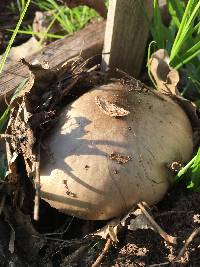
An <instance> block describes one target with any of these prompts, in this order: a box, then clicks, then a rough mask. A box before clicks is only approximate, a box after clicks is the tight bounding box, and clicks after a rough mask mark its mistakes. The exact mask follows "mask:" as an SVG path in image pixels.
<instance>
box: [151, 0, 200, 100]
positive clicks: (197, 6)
mask: <svg viewBox="0 0 200 267" xmlns="http://www.w3.org/2000/svg"><path fill="white" fill-rule="evenodd" d="M168 11H169V13H170V15H171V18H172V19H171V22H170V25H169V26H168V27H167V26H165V25H164V23H163V21H162V19H161V14H160V9H159V8H158V0H154V16H153V23H152V26H151V33H152V36H153V40H154V41H155V42H156V45H157V49H159V48H164V49H166V50H167V51H168V53H169V55H170V65H171V66H172V67H174V68H175V69H177V70H184V71H185V72H186V73H187V77H188V80H187V83H186V85H185V87H184V88H183V91H182V94H183V95H184V96H186V97H187V96H188V95H189V94H188V90H189V88H190V87H192V88H193V89H195V90H196V94H197V95H198V97H199V98H200V87H199V85H200V58H199V54H200V1H198V0H189V1H188V3H187V5H186V4H185V1H176V0H168ZM199 98H197V100H198V99H199Z"/></svg>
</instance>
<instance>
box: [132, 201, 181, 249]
mask: <svg viewBox="0 0 200 267" xmlns="http://www.w3.org/2000/svg"><path fill="white" fill-rule="evenodd" d="M137 205H138V207H139V208H140V209H141V211H142V213H143V214H144V215H145V216H146V218H147V220H148V221H149V222H150V223H151V225H152V226H153V228H154V229H155V230H156V231H157V232H158V233H159V234H160V236H162V238H164V239H165V240H166V241H167V242H169V243H171V244H177V239H176V237H173V236H171V235H168V234H167V233H166V232H165V231H164V230H163V229H162V228H161V227H160V226H159V225H158V224H157V223H156V222H155V220H154V219H153V218H152V216H151V215H150V214H149V213H148V212H147V210H146V209H145V207H144V205H143V204H142V203H141V202H140V203H138V204H137Z"/></svg>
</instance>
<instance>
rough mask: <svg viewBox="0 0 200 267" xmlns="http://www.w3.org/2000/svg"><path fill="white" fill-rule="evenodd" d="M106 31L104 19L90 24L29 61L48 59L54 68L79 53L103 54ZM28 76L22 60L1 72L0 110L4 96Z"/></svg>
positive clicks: (85, 54)
mask: <svg viewBox="0 0 200 267" xmlns="http://www.w3.org/2000/svg"><path fill="white" fill-rule="evenodd" d="M104 32H105V22H104V21H102V22H98V23H93V24H90V25H88V26H87V27H85V28H84V29H82V30H80V31H78V32H77V33H75V34H74V35H72V36H67V37H65V38H64V39H62V40H58V41H56V42H54V43H52V44H50V45H48V46H47V47H45V48H44V49H43V50H42V51H41V52H39V53H36V54H35V55H33V56H31V57H30V58H27V61H29V62H32V61H34V60H36V59H37V60H39V61H40V62H43V61H47V62H48V63H49V65H50V67H51V68H52V67H57V66H59V65H61V64H63V63H64V62H65V61H67V60H68V59H70V58H73V57H75V56H78V55H79V54H81V56H82V57H83V58H88V57H92V56H94V55H96V54H101V53H102V48H103V39H104ZM27 77H28V68H27V67H26V66H24V65H23V64H22V63H21V62H17V63H16V64H14V65H12V66H11V67H10V68H9V69H7V70H5V71H4V72H2V74H0V103H1V105H0V111H2V108H3V102H4V98H5V97H6V98H7V97H9V96H10V95H11V94H12V93H13V91H14V90H15V88H16V87H17V85H18V84H19V83H20V82H21V81H22V80H23V79H24V78H27Z"/></svg>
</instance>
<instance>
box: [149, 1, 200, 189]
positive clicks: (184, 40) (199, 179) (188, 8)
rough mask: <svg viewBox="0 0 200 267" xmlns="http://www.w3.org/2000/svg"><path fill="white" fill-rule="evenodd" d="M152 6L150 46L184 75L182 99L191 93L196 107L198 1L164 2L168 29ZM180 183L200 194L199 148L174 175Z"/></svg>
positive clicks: (199, 86) (199, 89) (199, 95)
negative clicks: (183, 181)
mask: <svg viewBox="0 0 200 267" xmlns="http://www.w3.org/2000/svg"><path fill="white" fill-rule="evenodd" d="M153 4H154V15H153V22H152V25H151V33H152V36H153V42H154V44H155V43H156V46H157V49H159V48H164V49H166V50H167V51H168V53H169V56H170V65H171V66H172V67H173V68H175V69H177V70H180V71H184V72H185V73H186V74H187V82H186V84H185V86H184V87H183V90H182V95H183V96H186V97H187V96H189V97H190V95H191V89H192V90H193V95H195V96H193V97H192V100H193V101H195V103H196V105H197V106H198V107H200V1H199V0H188V2H187V5H186V4H185V1H176V0H168V11H169V13H170V15H171V22H170V24H169V26H166V25H164V23H163V21H162V18H161V13H160V9H159V4H158V0H154V2H153ZM149 50H150V46H149ZM149 57H150V56H149V55H148V58H149ZM194 92H195V93H194ZM182 179H185V181H186V184H187V188H189V189H192V190H195V191H198V192H199V191H200V148H199V149H198V152H197V154H196V155H195V156H194V157H193V159H192V160H191V161H190V162H189V163H188V164H187V165H186V166H185V167H183V168H182V169H181V170H180V171H179V173H178V174H177V176H176V181H180V180H182Z"/></svg>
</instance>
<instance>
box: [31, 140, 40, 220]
mask: <svg viewBox="0 0 200 267" xmlns="http://www.w3.org/2000/svg"><path fill="white" fill-rule="evenodd" d="M39 206H40V141H39V142H38V149H37V154H36V161H35V201H34V212H33V219H34V220H36V221H38V220H39Z"/></svg>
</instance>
